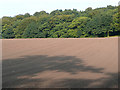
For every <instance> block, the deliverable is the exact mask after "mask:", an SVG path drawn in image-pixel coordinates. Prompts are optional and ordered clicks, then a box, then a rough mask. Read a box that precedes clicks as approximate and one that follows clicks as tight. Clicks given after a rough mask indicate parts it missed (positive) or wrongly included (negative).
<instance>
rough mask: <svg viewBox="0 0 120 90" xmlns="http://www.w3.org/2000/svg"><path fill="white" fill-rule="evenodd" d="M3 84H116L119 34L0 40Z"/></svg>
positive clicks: (57, 85)
mask: <svg viewBox="0 0 120 90" xmlns="http://www.w3.org/2000/svg"><path fill="white" fill-rule="evenodd" d="M2 49H3V50H2V58H3V59H2V70H3V73H2V75H3V80H2V85H3V88H108V87H109V88H110V87H114V88H117V87H118V37H112V38H40V39H3V40H2Z"/></svg>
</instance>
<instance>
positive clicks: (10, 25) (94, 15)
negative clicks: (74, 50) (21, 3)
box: [0, 5, 120, 38]
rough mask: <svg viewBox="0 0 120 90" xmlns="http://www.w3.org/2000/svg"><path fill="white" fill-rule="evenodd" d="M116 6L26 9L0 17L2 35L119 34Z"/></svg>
mask: <svg viewBox="0 0 120 90" xmlns="http://www.w3.org/2000/svg"><path fill="white" fill-rule="evenodd" d="M118 7H119V6H111V5H108V6H107V7H102V8H96V9H92V8H91V7H88V8H87V9H86V10H85V11H78V10H77V9H73V10H71V9H65V10H61V9H60V10H58V9H57V10H54V11H52V12H51V13H47V12H46V11H40V12H35V13H34V14H33V15H30V14H29V13H25V14H24V15H21V14H20V15H16V16H14V17H3V18H2V19H0V20H2V31H1V36H2V38H80V37H106V36H114V35H120V12H119V10H118Z"/></svg>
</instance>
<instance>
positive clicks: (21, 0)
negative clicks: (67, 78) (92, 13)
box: [0, 0, 120, 18]
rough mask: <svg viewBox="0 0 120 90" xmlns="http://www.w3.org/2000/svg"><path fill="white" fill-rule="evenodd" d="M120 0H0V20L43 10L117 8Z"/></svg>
mask: <svg viewBox="0 0 120 90" xmlns="http://www.w3.org/2000/svg"><path fill="white" fill-rule="evenodd" d="M119 1H120V0H0V18H1V17H3V16H12V17H13V16H15V15H18V14H25V13H30V14H31V15H33V14H34V13H35V12H39V11H42V10H45V11H46V12H48V13H50V12H51V11H53V10H56V9H62V10H64V9H73V8H74V9H77V10H78V11H80V10H81V11H84V10H85V9H86V8H88V7H92V8H93V9H95V8H98V7H106V6H107V5H112V6H118V2H119Z"/></svg>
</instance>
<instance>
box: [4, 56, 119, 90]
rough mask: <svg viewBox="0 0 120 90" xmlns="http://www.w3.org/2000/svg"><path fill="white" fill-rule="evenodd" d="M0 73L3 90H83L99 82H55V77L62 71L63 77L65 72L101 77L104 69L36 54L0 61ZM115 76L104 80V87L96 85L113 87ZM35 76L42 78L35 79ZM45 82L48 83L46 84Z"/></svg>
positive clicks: (88, 80)
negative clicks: (4, 89)
mask: <svg viewBox="0 0 120 90" xmlns="http://www.w3.org/2000/svg"><path fill="white" fill-rule="evenodd" d="M2 70H3V72H2V75H3V77H2V78H3V80H2V82H3V88H16V87H19V88H21V87H24V88H25V87H26V88H28V87H29V88H36V87H38V88H50V87H51V88H54V87H62V88H66V87H67V88H85V87H88V86H89V85H90V84H91V83H94V82H95V81H100V79H93V80H92V79H84V78H83V79H78V78H77V79H75V78H72V77H71V78H69V79H66V78H63V79H59V80H58V81H57V80H56V79H55V78H56V77H59V76H62V75H59V73H60V74H61V72H62V73H63V76H64V74H66V73H67V74H66V75H68V76H73V75H76V74H77V73H79V72H91V73H98V74H102V73H103V72H102V71H103V70H104V68H96V67H93V66H87V65H85V63H84V62H83V60H81V59H79V58H76V57H75V56H53V57H49V56H47V55H38V56H24V57H21V58H16V59H6V60H3V61H2ZM44 72H46V73H47V74H48V75H46V73H44ZM51 72H52V74H51ZM43 73H44V74H43ZM56 73H58V74H56ZM37 74H38V75H37ZM42 74H43V75H42ZM49 74H50V75H49ZM41 75H42V76H41ZM52 75H53V77H52ZM116 75H117V73H115V74H109V76H110V77H109V78H107V79H106V81H105V83H104V84H103V85H102V84H101V85H98V87H112V86H115V85H116V84H117V79H116V78H117V77H116ZM37 76H41V77H39V78H38V77H37ZM48 76H51V77H52V78H54V79H53V81H52V79H51V78H47V77H48ZM33 77H36V78H33ZM42 77H45V78H42ZM101 79H102V78H101ZM103 79H104V78H103ZM112 80H115V83H112ZM47 83H50V84H49V85H47Z"/></svg>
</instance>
